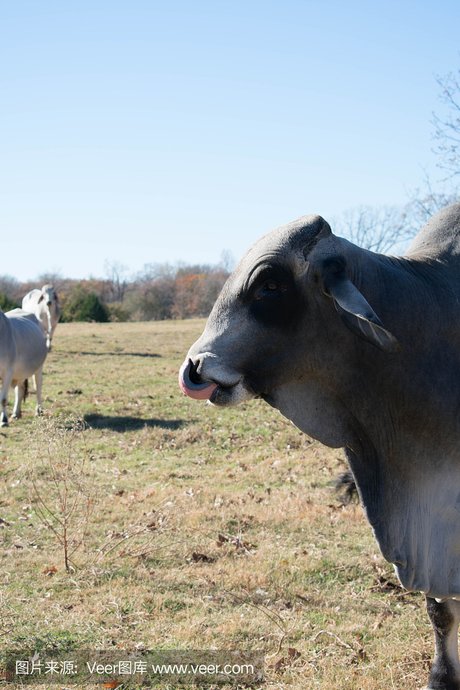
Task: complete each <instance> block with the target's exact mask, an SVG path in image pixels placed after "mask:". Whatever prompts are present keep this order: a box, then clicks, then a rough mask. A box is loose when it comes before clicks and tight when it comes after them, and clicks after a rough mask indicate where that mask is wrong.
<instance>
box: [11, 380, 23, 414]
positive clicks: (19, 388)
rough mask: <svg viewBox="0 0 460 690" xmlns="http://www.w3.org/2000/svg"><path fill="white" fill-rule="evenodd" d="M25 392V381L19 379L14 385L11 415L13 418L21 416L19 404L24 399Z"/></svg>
mask: <svg viewBox="0 0 460 690" xmlns="http://www.w3.org/2000/svg"><path fill="white" fill-rule="evenodd" d="M25 392H26V384H25V381H21V382H20V383H18V384H17V385H16V386H15V387H14V407H13V414H12V415H11V416H12V418H13V419H20V417H22V411H21V404H22V401H23V400H24V395H25Z"/></svg>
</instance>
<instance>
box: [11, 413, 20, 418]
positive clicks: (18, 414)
mask: <svg viewBox="0 0 460 690" xmlns="http://www.w3.org/2000/svg"><path fill="white" fill-rule="evenodd" d="M21 417H22V412H18V413H17V414H12V415H11V419H21Z"/></svg>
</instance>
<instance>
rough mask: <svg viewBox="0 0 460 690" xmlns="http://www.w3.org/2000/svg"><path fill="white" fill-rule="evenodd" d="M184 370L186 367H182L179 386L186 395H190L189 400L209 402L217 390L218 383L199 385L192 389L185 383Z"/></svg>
mask: <svg viewBox="0 0 460 690" xmlns="http://www.w3.org/2000/svg"><path fill="white" fill-rule="evenodd" d="M184 369H185V367H184V366H182V367H181V370H180V372H179V386H180V389H181V391H182V393H184V395H188V397H189V398H193V399H194V400H209V398H210V397H211V395H212V394H213V393H214V391H215V390H216V388H217V383H208V384H199V385H197V386H196V387H193V388H190V387H189V386H187V385H186V383H185V381H184V376H183V371H184Z"/></svg>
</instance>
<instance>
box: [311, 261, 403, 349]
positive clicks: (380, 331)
mask: <svg viewBox="0 0 460 690" xmlns="http://www.w3.org/2000/svg"><path fill="white" fill-rule="evenodd" d="M322 274H323V285H324V289H325V292H326V294H328V295H330V297H332V300H333V302H334V305H335V308H336V309H337V311H338V313H339V314H340V317H341V319H342V321H343V322H344V323H345V325H346V326H347V327H348V328H349V329H350V330H351V331H353V333H355V334H356V335H358V336H359V337H360V338H364V339H365V340H367V341H368V342H370V343H372V344H373V345H376V346H377V347H378V348H380V349H381V350H383V351H384V352H397V351H398V350H399V349H400V346H399V343H398V341H397V340H396V338H395V337H394V335H393V334H392V333H390V331H388V330H387V329H386V328H385V326H384V325H383V323H382V322H381V321H380V319H379V317H378V316H377V314H376V313H375V312H374V310H373V309H372V307H371V305H370V304H369V302H367V300H366V299H365V297H364V295H362V294H361V292H360V291H359V290H358V288H357V287H356V286H355V285H354V284H353V283H352V282H351V280H350V279H349V278H348V277H347V275H346V272H345V260H344V259H343V258H342V257H334V258H331V259H326V260H324V261H323V265H322Z"/></svg>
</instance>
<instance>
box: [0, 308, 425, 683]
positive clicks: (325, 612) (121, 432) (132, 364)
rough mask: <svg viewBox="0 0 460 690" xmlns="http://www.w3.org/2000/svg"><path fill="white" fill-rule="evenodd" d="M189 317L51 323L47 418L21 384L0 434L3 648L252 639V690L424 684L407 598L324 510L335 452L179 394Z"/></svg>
mask: <svg viewBox="0 0 460 690" xmlns="http://www.w3.org/2000/svg"><path fill="white" fill-rule="evenodd" d="M202 327H203V322H201V321H185V322H160V323H142V324H140V323H139V324H138V323H132V324H62V325H60V326H59V327H58V330H57V333H56V337H55V346H54V350H53V352H52V353H51V354H50V355H49V358H48V360H47V362H46V363H45V377H44V397H45V410H46V411H45V415H44V416H43V417H42V418H40V419H35V418H34V416H33V409H34V404H35V403H34V400H33V396H32V395H31V398H30V400H28V402H27V404H26V405H25V408H24V416H23V418H22V419H21V420H18V421H12V422H11V424H10V427H9V428H7V429H4V430H2V432H1V434H0V439H1V453H0V463H1V493H0V518H1V520H0V533H1V538H2V541H3V548H2V551H1V571H0V572H1V574H0V577H1V582H2V587H1V590H0V607H1V612H0V613H1V615H0V645H1V648H2V650H3V651H5V650H7V649H11V647H12V646H17V647H20V648H24V649H29V650H34V649H42V648H44V647H47V646H50V645H51V646H53V647H54V648H56V649H62V650H64V651H67V650H70V651H72V650H76V649H79V648H81V649H119V650H123V649H133V648H136V649H139V650H142V649H181V650H185V649H192V650H209V649H218V650H228V649H236V650H242V651H245V652H248V651H251V650H262V651H263V653H264V654H265V669H266V684H265V685H264V687H267V688H272V689H274V688H287V687H289V688H293V690H296V689H299V690H300V688H302V690H304V689H305V688H309V689H313V688H322V689H331V690H332V689H334V690H337V689H343V690H357V689H358V690H367V689H369V690H388V689H389V688H404V690H413V689H415V688H419V687H421V686H422V685H423V684H424V682H425V680H426V675H427V671H428V665H429V660H430V658H431V655H432V634H431V626H430V624H429V621H428V618H427V616H426V614H425V611H424V600H423V598H422V596H421V595H418V594H408V593H405V592H403V591H402V590H401V589H400V588H399V587H398V586H397V585H396V579H395V576H394V575H393V572H392V569H391V567H390V566H389V565H388V564H387V563H385V561H383V559H382V557H381V556H380V554H379V552H378V549H377V546H376V544H375V543H374V540H373V537H372V534H371V531H370V528H369V526H368V525H367V523H366V521H365V519H364V517H363V514H362V510H361V508H360V507H359V506H357V505H349V506H347V507H342V506H341V505H340V504H339V501H338V499H337V497H336V496H335V494H334V493H333V491H332V488H331V482H332V480H333V479H334V477H335V476H336V475H337V474H338V472H340V471H342V470H343V468H344V464H345V463H344V459H343V456H342V454H341V452H340V451H336V450H329V449H326V448H324V447H323V446H321V445H320V444H319V443H317V442H314V441H312V440H311V439H309V438H308V437H306V436H305V435H303V434H301V433H300V432H299V431H298V430H297V429H295V428H294V427H293V426H292V425H291V424H290V423H288V422H287V421H286V420H284V419H283V418H282V417H281V416H280V415H279V414H278V413H277V412H276V411H274V410H272V409H271V408H269V407H268V406H267V405H265V404H264V403H262V402H261V401H252V402H251V403H248V404H247V405H243V406H241V407H239V408H234V409H231V410H228V409H227V410H219V409H218V408H212V407H210V406H207V405H205V404H201V403H197V402H193V401H191V400H189V399H187V398H185V397H184V396H183V395H182V394H181V393H180V391H179V389H178V386H177V370H178V368H179V365H180V363H181V362H182V360H183V358H184V356H185V353H186V352H187V350H188V347H189V346H190V344H191V343H192V342H193V341H194V340H195V338H196V337H197V336H198V334H199V333H200V332H201V329H202ZM10 409H11V406H10ZM78 420H80V422H78ZM82 420H83V421H84V422H85V423H86V425H85V426H83V427H82V426H79V424H81V421H82ZM66 565H67V568H66ZM64 686H65V684H64V683H62V684H61V686H54V687H64ZM10 687H11V685H10ZM43 687H48V686H47V685H43ZM87 687H89V686H87ZM99 687H100V686H99ZM169 687H172V686H171V685H170V686H169ZM181 687H183V686H181Z"/></svg>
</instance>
